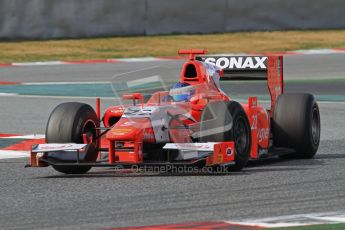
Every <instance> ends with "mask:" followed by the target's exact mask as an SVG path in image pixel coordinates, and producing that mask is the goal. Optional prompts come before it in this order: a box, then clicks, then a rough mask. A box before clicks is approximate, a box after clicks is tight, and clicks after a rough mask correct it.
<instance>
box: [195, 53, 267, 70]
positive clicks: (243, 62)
mask: <svg viewBox="0 0 345 230" xmlns="http://www.w3.org/2000/svg"><path fill="white" fill-rule="evenodd" d="M198 60H201V61H204V62H205V63H209V64H213V65H216V66H217V67H219V68H221V69H225V70H226V69H231V70H236V69H238V70H246V69H257V70H265V69H267V57H239V56H234V57H226V56H224V57H221V56H214V57H198Z"/></svg>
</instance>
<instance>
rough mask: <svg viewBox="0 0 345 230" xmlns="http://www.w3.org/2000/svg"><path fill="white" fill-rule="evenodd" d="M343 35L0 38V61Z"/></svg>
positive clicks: (307, 42)
mask: <svg viewBox="0 0 345 230" xmlns="http://www.w3.org/2000/svg"><path fill="white" fill-rule="evenodd" d="M344 38H345V30H307V31H272V32H236V33H219V34H194V35H161V36H135V37H112V38H88V39H65V40H64V39H59V40H46V41H0V63H9V62H26V61H51V60H83V59H110V58H128V57H144V56H176V55H177V50H178V49H180V48H187V49H189V48H202V49H207V50H208V51H209V52H210V53H213V54H214V53H242V52H245V53H248V52H277V51H293V50H299V49H319V48H338V47H345V39H344Z"/></svg>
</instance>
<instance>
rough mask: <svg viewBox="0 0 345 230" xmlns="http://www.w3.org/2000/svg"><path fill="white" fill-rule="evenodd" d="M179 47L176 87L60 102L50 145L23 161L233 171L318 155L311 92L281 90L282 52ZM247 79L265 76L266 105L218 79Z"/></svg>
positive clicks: (82, 167)
mask: <svg viewBox="0 0 345 230" xmlns="http://www.w3.org/2000/svg"><path fill="white" fill-rule="evenodd" d="M179 54H181V55H189V60H188V61H186V62H185V63H184V65H183V68H182V72H181V75H180V79H179V82H178V83H177V84H176V85H175V86H176V87H173V88H172V89H170V90H166V91H157V92H154V93H153V94H152V95H150V97H149V99H148V100H147V101H145V95H143V94H142V93H138V92H132V93H129V94H124V95H122V99H123V100H131V101H132V103H127V104H123V105H116V106H111V107H109V108H108V109H106V111H105V112H104V115H103V116H101V113H100V100H99V99H96V111H94V109H93V108H92V107H91V106H90V105H88V104H84V103H78V102H67V103H62V104H60V105H58V106H57V107H56V108H55V109H54V110H53V112H52V113H51V115H50V117H49V120H48V123H47V127H46V142H47V144H39V145H34V146H32V148H31V157H30V163H29V165H28V166H30V167H46V166H52V167H53V168H54V169H55V170H57V171H59V172H62V173H66V174H80V173H86V172H87V171H89V170H90V169H91V168H92V167H118V166H121V167H123V168H128V167H132V166H137V167H146V166H166V165H173V166H183V167H185V166H197V167H199V168H203V167H213V168H222V169H224V170H227V171H238V170H241V169H242V168H243V167H244V166H245V165H246V164H247V162H248V160H257V159H260V158H263V157H268V156H273V155H277V154H279V155H281V154H283V153H285V154H286V153H287V154H288V156H289V157H297V158H312V157H313V156H314V155H315V153H316V152H317V149H318V146H319V142H320V113H319V108H318V105H317V102H316V101H315V98H314V96H313V95H310V94H285V93H283V89H284V88H283V57H281V56H246V57H240V56H231V57H230V56H206V55H205V54H206V51H205V50H180V51H179ZM197 55H199V56H197ZM139 77H140V76H139ZM252 79H254V80H266V81H267V86H268V91H269V93H270V98H271V104H270V107H269V108H268V109H266V108H265V107H263V106H260V105H259V103H258V99H257V97H255V96H253V97H249V98H248V100H247V102H246V103H239V102H238V101H235V100H233V99H232V98H231V97H230V96H228V95H226V94H225V93H224V92H223V90H222V89H221V88H220V81H223V80H252ZM177 80H178V79H176V81H177ZM102 122H103V126H102V127H101V123H102ZM281 150H291V151H281Z"/></svg>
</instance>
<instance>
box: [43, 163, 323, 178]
mask: <svg viewBox="0 0 345 230" xmlns="http://www.w3.org/2000/svg"><path fill="white" fill-rule="evenodd" d="M324 164H325V163H324V161H323V160H320V159H308V160H305V159H303V160H302V159H280V158H270V159H263V160H259V161H250V162H248V164H247V166H246V167H245V168H244V169H243V170H242V171H240V172H209V171H207V172H205V171H202V170H200V171H197V172H163V173H162V172H153V173H152V172H146V171H145V172H144V171H133V170H132V171H131V170H118V169H112V168H109V169H96V170H93V171H91V172H88V173H86V174H75V175H65V174H58V175H51V176H46V177H40V178H87V177H90V178H93V177H100V178H101V177H103V178H104V177H176V176H212V177H213V176H243V175H251V174H254V173H258V172H274V171H304V170H309V169H310V168H311V167H310V166H321V165H324Z"/></svg>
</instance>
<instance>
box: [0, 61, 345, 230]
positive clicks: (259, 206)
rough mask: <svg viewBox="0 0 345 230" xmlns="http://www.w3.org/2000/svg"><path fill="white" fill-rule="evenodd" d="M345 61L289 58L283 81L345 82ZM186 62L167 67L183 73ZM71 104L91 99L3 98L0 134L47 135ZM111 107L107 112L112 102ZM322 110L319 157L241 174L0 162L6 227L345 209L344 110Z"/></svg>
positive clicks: (45, 71)
mask: <svg viewBox="0 0 345 230" xmlns="http://www.w3.org/2000/svg"><path fill="white" fill-rule="evenodd" d="M344 63H345V55H326V54H324V55H303V56H291V57H287V58H286V59H285V77H286V79H288V80H289V79H292V80H294V79H304V80H307V81H309V80H310V84H311V85H312V84H313V81H314V80H315V78H319V79H321V78H322V79H323V78H345V65H344ZM151 64H154V65H156V64H159V65H161V64H163V62H159V63H139V62H138V63H115V64H92V65H68V66H66V65H64V66H43V67H42V66H40V67H16V68H1V69H0V81H22V82H42V81H45V82H49V81H51V82H57V81H74V82H75V81H108V80H109V78H110V77H111V76H113V75H114V72H115V73H117V72H125V71H129V70H133V69H139V68H142V67H145V66H147V65H151ZM180 64H181V62H180V61H166V62H164V65H171V66H176V71H178V69H179V67H180ZM308 79H309V80H308ZM344 86H345V85H344V83H342V82H339V83H338V84H335V85H332V87H330V88H327V87H329V86H327V84H324V87H323V88H322V87H320V88H318V87H315V88H313V89H312V90H310V89H308V91H312V92H313V93H315V94H316V95H318V92H321V93H320V94H322V93H324V94H336V95H340V96H341V95H345V90H342V89H344ZM288 89H289V88H288V87H287V89H286V90H287V91H288ZM297 90H299V89H298V88H293V87H292V88H291V91H297ZM334 92H337V93H334ZM71 100H77V101H85V102H87V103H91V104H92V103H93V99H88V98H84V99H76V98H54V97H32V96H30V97H17V96H2V97H0V105H1V113H0V119H1V122H0V130H1V133H21V134H30V133H44V129H45V124H46V121H47V119H48V116H49V114H50V111H51V110H52V109H53V108H54V107H55V106H56V105H57V104H59V103H61V102H62V101H71ZM104 102H105V103H104V106H103V108H105V107H106V106H107V105H110V104H112V103H113V100H111V99H106V100H104ZM319 106H320V111H321V125H322V131H321V144H320V148H319V151H318V153H317V155H316V157H315V158H314V159H312V160H279V159H271V160H265V161H260V162H255V163H250V164H249V166H248V167H247V168H245V169H244V170H243V171H242V172H240V173H231V174H226V175H224V174H221V175H219V174H217V175H213V174H208V173H201V174H200V173H199V174H196V173H191V174H167V173H163V174H155V173H134V174H131V173H125V172H121V173H115V172H114V171H113V170H107V169H93V170H92V171H91V172H90V173H88V174H86V175H77V176H66V175H63V174H59V173H57V172H55V171H54V170H53V169H51V168H40V169H24V165H25V164H26V162H27V159H11V160H0V171H1V172H0V177H1V178H0V207H1V208H0V229H40V228H41V229H45V228H47V229H95V228H109V227H118V226H138V225H152V224H164V223H179V222H193V221H208V220H242V219H248V218H250V219H252V218H261V217H271V216H278V215H289V214H302V213H313V212H328V211H343V210H344V207H345V167H344V165H345V127H344V126H345V125H344V124H345V123H344V118H345V103H343V102H335V101H332V102H320V104H319Z"/></svg>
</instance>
